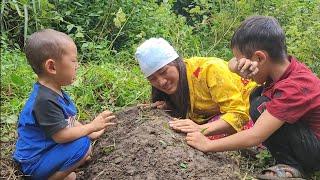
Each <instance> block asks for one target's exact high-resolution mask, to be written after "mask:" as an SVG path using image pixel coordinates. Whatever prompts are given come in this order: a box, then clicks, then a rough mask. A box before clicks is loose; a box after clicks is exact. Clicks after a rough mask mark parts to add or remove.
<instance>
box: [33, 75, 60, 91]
mask: <svg viewBox="0 0 320 180" xmlns="http://www.w3.org/2000/svg"><path fill="white" fill-rule="evenodd" d="M38 82H39V83H40V84H42V85H43V86H46V87H47V88H49V89H51V90H53V91H54V92H56V93H58V94H59V95H61V96H62V91H61V86H60V85H59V84H58V83H57V82H56V81H55V80H54V79H51V78H47V77H39V78H38Z"/></svg>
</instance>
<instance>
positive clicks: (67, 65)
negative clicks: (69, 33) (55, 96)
mask: <svg viewBox="0 0 320 180" xmlns="http://www.w3.org/2000/svg"><path fill="white" fill-rule="evenodd" d="M56 66H57V68H56V78H57V81H59V83H60V84H61V86H66V85H70V84H72V83H73V82H74V81H75V80H76V72H77V69H78V67H79V64H78V60H77V47H76V45H75V44H74V43H73V42H68V43H67V44H66V47H65V54H64V55H63V56H62V58H61V60H59V61H56Z"/></svg>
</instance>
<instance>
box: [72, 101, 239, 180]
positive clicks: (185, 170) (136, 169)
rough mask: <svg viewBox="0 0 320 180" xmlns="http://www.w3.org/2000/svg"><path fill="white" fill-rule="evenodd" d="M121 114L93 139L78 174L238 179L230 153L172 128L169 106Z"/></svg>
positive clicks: (110, 177) (106, 176) (100, 177)
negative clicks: (203, 148)
mask: <svg viewBox="0 0 320 180" xmlns="http://www.w3.org/2000/svg"><path fill="white" fill-rule="evenodd" d="M117 117H118V119H117V120H116V121H117V125H116V126H114V127H112V128H110V129H109V130H108V132H106V133H105V134H104V136H103V137H102V138H100V139H99V140H97V141H96V142H95V143H94V145H93V154H92V160H91V162H90V163H88V164H87V165H85V166H84V167H82V168H80V169H79V170H78V172H77V176H78V178H79V179H150V180H151V179H239V171H240V170H239V167H238V166H237V165H236V163H235V161H234V160H233V159H232V158H231V157H230V156H229V155H228V154H227V153H209V154H204V153H202V152H200V151H197V150H195V149H193V148H191V147H189V146H188V145H187V144H186V143H185V141H184V135H183V134H178V133H175V132H173V131H172V130H170V128H169V126H168V120H170V117H169V116H168V115H167V114H166V113H165V112H163V111H159V110H140V109H138V108H136V107H134V108H129V109H127V110H125V111H123V112H121V113H119V114H117Z"/></svg>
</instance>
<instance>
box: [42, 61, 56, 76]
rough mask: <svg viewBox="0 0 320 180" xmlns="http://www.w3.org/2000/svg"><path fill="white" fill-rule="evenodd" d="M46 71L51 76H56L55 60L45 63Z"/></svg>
mask: <svg viewBox="0 0 320 180" xmlns="http://www.w3.org/2000/svg"><path fill="white" fill-rule="evenodd" d="M44 70H45V71H46V72H47V73H49V74H56V73H57V71H56V62H55V60H53V59H48V60H46V61H45V63H44Z"/></svg>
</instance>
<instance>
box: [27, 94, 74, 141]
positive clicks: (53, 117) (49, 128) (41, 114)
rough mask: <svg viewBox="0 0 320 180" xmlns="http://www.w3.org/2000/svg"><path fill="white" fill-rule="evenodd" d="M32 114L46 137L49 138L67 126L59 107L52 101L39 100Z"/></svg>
mask: <svg viewBox="0 0 320 180" xmlns="http://www.w3.org/2000/svg"><path fill="white" fill-rule="evenodd" d="M33 113H34V115H35V118H36V120H37V122H38V124H39V125H40V127H41V128H42V129H43V130H44V132H45V134H46V135H47V137H51V136H52V135H53V134H55V133H56V132H58V131H59V130H61V129H63V128H65V127H66V126H67V125H68V122H67V121H66V120H65V118H64V114H63V111H62V109H61V107H60V106H59V105H58V104H57V103H56V102H54V101H52V100H41V101H39V102H37V103H36V104H35V106H34V109H33Z"/></svg>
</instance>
